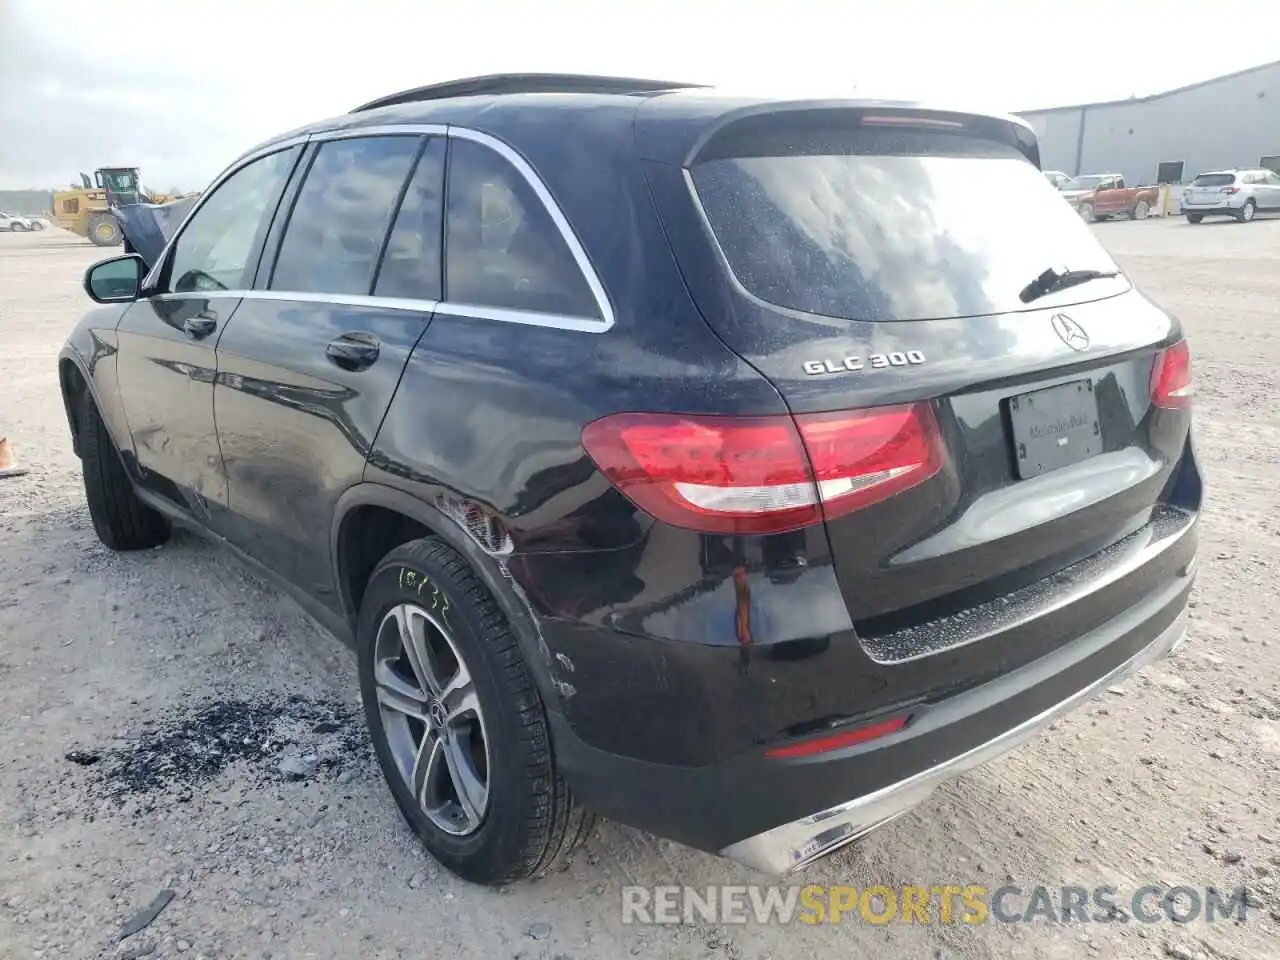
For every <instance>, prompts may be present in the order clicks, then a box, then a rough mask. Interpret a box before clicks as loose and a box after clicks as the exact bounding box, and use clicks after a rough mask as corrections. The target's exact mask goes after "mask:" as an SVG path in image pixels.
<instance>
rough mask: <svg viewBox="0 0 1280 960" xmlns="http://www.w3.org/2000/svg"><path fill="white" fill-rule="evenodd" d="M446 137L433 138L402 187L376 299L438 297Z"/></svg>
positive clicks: (375, 291) (379, 268) (423, 298)
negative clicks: (401, 194)
mask: <svg viewBox="0 0 1280 960" xmlns="http://www.w3.org/2000/svg"><path fill="white" fill-rule="evenodd" d="M445 147H446V141H445V139H444V138H443V137H432V138H431V139H430V140H428V141H427V146H426V149H424V150H423V151H422V156H421V157H419V158H418V166H417V167H416V168H415V169H414V171H413V176H412V177H411V178H410V180H409V186H408V187H407V188H406V189H405V192H404V199H403V200H402V201H401V202H400V210H399V211H398V212H397V213H396V222H395V225H394V226H393V227H392V228H391V236H390V238H389V239H388V240H387V251H386V253H384V254H383V256H382V265H381V266H380V267H378V279H377V281H376V283H375V285H374V288H373V292H374V294H376V295H377V296H380V297H406V298H409V299H416V300H439V299H440V290H441V285H440V270H441V267H442V265H441V262H440V246H441V243H440V241H441V235H442V231H443V226H444V154H445Z"/></svg>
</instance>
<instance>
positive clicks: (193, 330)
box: [182, 314, 218, 340]
mask: <svg viewBox="0 0 1280 960" xmlns="http://www.w3.org/2000/svg"><path fill="white" fill-rule="evenodd" d="M182 329H183V330H184V331H185V332H186V333H187V334H188V335H190V336H192V337H194V338H195V339H196V340H202V339H204V338H205V337H207V336H208V335H209V334H211V333H213V331H215V330H217V329H218V321H217V320H216V319H215V318H213V317H207V316H204V315H203V314H201V315H199V316H195V317H188V318H187V319H186V320H183V321H182Z"/></svg>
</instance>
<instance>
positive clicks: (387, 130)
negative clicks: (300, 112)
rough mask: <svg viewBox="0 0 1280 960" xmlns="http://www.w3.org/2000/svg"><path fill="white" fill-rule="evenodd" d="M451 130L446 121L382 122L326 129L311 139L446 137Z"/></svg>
mask: <svg viewBox="0 0 1280 960" xmlns="http://www.w3.org/2000/svg"><path fill="white" fill-rule="evenodd" d="M449 130H450V128H449V125H448V124H445V123H380V124H378V125H376V126H372V127H343V128H341V129H339V130H324V131H322V132H320V133H313V134H312V135H311V139H312V140H314V141H316V142H317V143H327V142H328V141H330V140H358V139H359V138H361V137H394V136H402V137H446V136H448V135H449Z"/></svg>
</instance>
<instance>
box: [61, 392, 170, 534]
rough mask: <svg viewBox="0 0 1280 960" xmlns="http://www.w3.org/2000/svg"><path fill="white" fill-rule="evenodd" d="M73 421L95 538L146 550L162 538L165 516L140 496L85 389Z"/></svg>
mask: <svg viewBox="0 0 1280 960" xmlns="http://www.w3.org/2000/svg"><path fill="white" fill-rule="evenodd" d="M77 420H78V422H77V424H76V427H77V431H78V433H79V446H80V460H81V464H80V467H81V470H82V472H83V473H84V495H85V499H86V500H87V501H88V502H89V518H90V519H91V520H92V521H93V529H94V532H95V533H97V535H98V539H99V540H101V541H102V542H103V543H104V544H105V545H106V546H108V547H110V548H111V549H112V550H145V549H147V548H149V547H158V546H159V545H160V544H162V543H164V542H165V541H166V540H168V539H169V521H168V520H166V519H165V518H164V517H163V516H161V515H160V514H159V513H157V512H156V511H155V510H153V509H151V507H149V506H147V505H146V504H145V503H143V502H142V501H141V500H140V499H138V495H137V493H135V492H134V489H133V484H132V483H131V482H130V480H129V475H128V474H127V473H126V472H125V469H124V463H123V462H122V461H121V460H120V454H119V453H118V452H117V451H116V446H115V443H113V442H112V440H111V434H110V432H108V430H107V425H106V424H105V423H103V422H102V415H101V414H100V413H98V408H97V406H96V405H95V404H94V402H93V397H92V396H91V395H90V394H89V390H88V389H87V388H86V389H85V391H84V397H83V398H82V400H81V402H80V415H79V417H78V418H77Z"/></svg>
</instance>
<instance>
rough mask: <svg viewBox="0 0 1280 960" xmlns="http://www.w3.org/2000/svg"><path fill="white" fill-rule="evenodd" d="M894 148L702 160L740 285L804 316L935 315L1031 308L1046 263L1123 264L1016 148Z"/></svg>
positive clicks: (955, 143)
mask: <svg viewBox="0 0 1280 960" xmlns="http://www.w3.org/2000/svg"><path fill="white" fill-rule="evenodd" d="M912 133H913V134H915V132H912ZM940 136H943V137H947V136H949V137H950V139H951V141H952V143H950V144H946V145H945V146H946V147H948V148H949V151H944V150H941V149H938V148H939V144H938V143H937V142H936V141H937V139H938V138H939V137H940ZM869 146H870V147H871V148H872V149H877V145H876V144H874V143H873V144H870V145H869ZM886 147H889V148H892V149H897V150H902V151H903V152H904V153H906V155H880V154H879V153H868V154H866V155H858V154H853V155H849V154H828V155H800V156H753V157H743V158H731V159H717V160H712V161H709V162H706V163H701V164H698V165H696V166H695V167H694V168H693V169H692V170H691V173H690V175H691V177H692V180H693V184H694V188H695V191H696V193H697V195H698V197H699V199H700V200H701V202H702V205H703V209H704V210H705V212H706V215H707V219H708V221H709V223H710V225H711V228H712V230H713V232H714V233H715V236H716V239H717V241H718V242H719V244H720V247H721V249H722V250H723V252H724V256H725V259H726V260H727V261H728V265H729V267H730V269H731V270H732V271H733V273H734V275H735V277H736V278H737V280H738V281H739V283H741V284H742V286H743V287H744V288H746V290H747V291H748V292H749V293H751V294H753V295H754V296H756V297H757V298H759V299H761V300H764V301H766V302H768V303H771V304H774V305H777V306H781V307H786V308H790V309H794V310H801V311H804V312H806V313H815V314H821V315H824V316H829V317H842V318H848V319H853V320H924V319H935V318H942V317H964V316H978V315H982V314H991V313H1004V312H1007V311H1013V310H1024V309H1027V305H1026V304H1024V303H1023V302H1022V301H1021V300H1020V299H1019V292H1020V291H1021V290H1022V289H1023V288H1024V287H1025V286H1026V284H1027V283H1029V282H1030V281H1031V280H1033V279H1034V278H1035V277H1037V276H1039V275H1040V274H1041V273H1043V272H1044V271H1045V270H1046V269H1048V268H1049V267H1065V268H1068V269H1072V270H1099V271H1103V272H1112V271H1115V270H1117V269H1118V268H1117V267H1116V265H1115V263H1114V262H1113V261H1112V259H1111V258H1110V257H1109V256H1108V255H1107V253H1106V251H1105V250H1104V249H1103V248H1102V246H1101V245H1100V244H1099V243H1098V241H1097V240H1096V239H1095V238H1094V236H1093V234H1092V233H1091V232H1090V230H1089V228H1088V227H1087V226H1086V225H1085V224H1084V223H1083V221H1082V220H1081V219H1080V217H1079V215H1078V214H1077V213H1076V212H1075V211H1074V210H1073V209H1072V208H1071V207H1070V206H1069V205H1068V204H1065V203H1063V202H1062V198H1061V197H1060V196H1059V195H1058V193H1057V191H1056V190H1054V188H1053V187H1052V186H1050V185H1049V184H1048V183H1046V182H1045V179H1044V177H1043V176H1041V174H1040V171H1039V170H1037V169H1036V168H1035V167H1034V166H1032V165H1031V164H1030V163H1028V162H1027V160H1026V159H1025V158H1023V157H1022V156H1021V155H1019V154H1018V153H1016V152H1015V151H1014V150H1012V148H1004V147H1000V146H997V145H995V144H988V143H986V142H984V141H977V140H971V139H969V138H959V137H955V136H953V135H938V134H932V135H922V134H915V135H913V136H908V135H907V133H906V132H904V131H896V132H894V133H893V134H892V143H891V144H886ZM913 148H914V149H913ZM917 150H918V151H919V152H920V153H921V154H926V155H914V154H915V151H917ZM929 152H933V153H935V154H936V155H927V153H929ZM1112 283H1115V281H1112ZM1099 286H1101V284H1096V285H1090V284H1086V285H1084V286H1080V287H1075V288H1072V289H1071V290H1069V291H1063V292H1062V293H1056V294H1051V295H1049V296H1046V297H1045V298H1043V300H1039V301H1037V303H1036V306H1037V307H1040V306H1045V305H1048V304H1050V303H1053V302H1058V303H1063V302H1078V301H1080V300H1087V299H1091V298H1092V296H1096V295H1098V294H1097V293H1096V290H1097V289H1098V287H1099ZM1086 290H1092V291H1095V292H1093V293H1087V292H1085V291H1086ZM1104 292H1105V293H1113V292H1115V288H1114V287H1110V288H1108V289H1106V290H1104Z"/></svg>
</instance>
